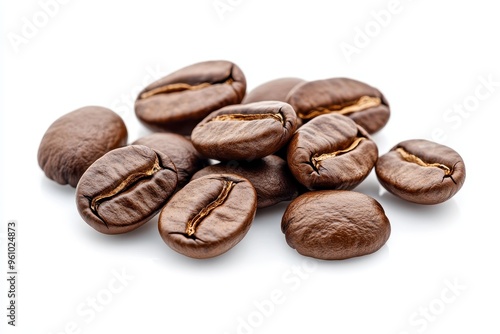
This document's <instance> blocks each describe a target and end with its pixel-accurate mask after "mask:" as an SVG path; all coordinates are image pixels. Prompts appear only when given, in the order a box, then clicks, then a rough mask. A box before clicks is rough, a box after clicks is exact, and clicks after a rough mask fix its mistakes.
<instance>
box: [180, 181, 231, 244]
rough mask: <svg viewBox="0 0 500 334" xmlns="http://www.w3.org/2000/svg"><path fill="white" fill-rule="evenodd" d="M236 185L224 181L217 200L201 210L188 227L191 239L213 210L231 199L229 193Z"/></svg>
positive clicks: (187, 231)
mask: <svg viewBox="0 0 500 334" xmlns="http://www.w3.org/2000/svg"><path fill="white" fill-rule="evenodd" d="M235 185H236V183H235V182H234V181H227V180H226V181H224V185H223V187H222V190H221V192H220V194H219V196H217V198H216V199H215V200H214V201H213V202H211V203H210V204H208V205H207V206H206V207H204V208H203V209H201V210H200V212H198V213H197V214H196V216H194V217H193V218H192V219H191V220H190V221H189V222H188V223H187V225H186V234H187V235H188V236H189V237H190V236H192V235H193V234H194V233H195V232H196V228H197V227H198V225H200V223H201V221H202V220H203V219H204V218H205V217H206V216H208V215H209V214H210V213H211V212H212V211H213V210H215V209H216V208H217V207H219V206H221V205H222V204H223V203H224V202H225V201H226V200H227V198H228V197H229V193H230V192H231V190H232V189H233V187H234V186H235Z"/></svg>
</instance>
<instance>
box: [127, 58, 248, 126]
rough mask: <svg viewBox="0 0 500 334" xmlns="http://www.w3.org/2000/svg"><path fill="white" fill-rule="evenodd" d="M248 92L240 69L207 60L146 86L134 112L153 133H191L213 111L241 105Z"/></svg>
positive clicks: (232, 65)
mask: <svg viewBox="0 0 500 334" xmlns="http://www.w3.org/2000/svg"><path fill="white" fill-rule="evenodd" d="M245 91H246V80H245V76H244V75H243V72H242V71H241V69H240V68H239V67H238V66H236V65H235V64H233V63H231V62H228V61H206V62H202V63H197V64H194V65H191V66H187V67H184V68H182V69H180V70H178V71H176V72H174V73H172V74H170V75H167V76H166V77H164V78H162V79H160V80H158V81H155V82H153V83H152V84H150V85H149V86H147V87H146V88H145V89H144V90H143V91H142V92H141V93H139V96H138V97H137V100H136V103H135V112H136V115H137V117H138V118H139V120H140V121H141V122H142V123H143V124H144V125H146V126H147V127H149V128H150V129H152V130H155V131H171V132H177V133H181V134H189V133H190V132H191V130H192V129H193V128H194V126H195V125H196V124H197V123H198V122H199V121H201V120H202V119H203V118H205V117H206V116H207V115H208V114H210V113H211V112H212V111H214V110H218V109H220V108H222V107H224V106H227V105H231V104H237V103H240V102H241V100H242V99H243V97H244V95H245Z"/></svg>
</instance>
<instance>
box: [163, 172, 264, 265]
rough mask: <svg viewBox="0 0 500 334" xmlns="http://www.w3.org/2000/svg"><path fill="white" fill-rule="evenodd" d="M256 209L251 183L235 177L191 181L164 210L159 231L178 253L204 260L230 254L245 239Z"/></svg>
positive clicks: (219, 176) (255, 197)
mask: <svg viewBox="0 0 500 334" xmlns="http://www.w3.org/2000/svg"><path fill="white" fill-rule="evenodd" d="M256 209H257V195H256V193H255V189H254V188H253V186H252V184H251V183H250V182H249V181H248V180H246V179H245V178H242V177H241V176H238V175H234V174H217V175H207V176H204V177H201V178H199V179H196V180H193V181H191V182H189V183H188V184H187V185H186V186H185V187H184V188H182V189H181V190H180V191H179V192H177V193H176V194H175V195H174V196H173V197H172V199H171V200H170V201H169V202H168V204H167V205H166V206H165V207H164V208H163V209H162V211H161V213H160V218H159V221H158V229H159V232H160V235H161V237H162V238H163V241H165V243H166V244H167V245H168V246H169V247H170V248H172V249H173V250H175V251H176V252H178V253H181V254H184V255H186V256H189V257H193V258H198V259H205V258H210V257H214V256H218V255H220V254H223V253H225V252H227V251H228V250H229V249H231V248H232V247H234V246H235V245H236V244H237V243H238V242H240V241H241V239H243V237H244V236H245V235H246V233H247V232H248V230H249V229H250V226H251V224H252V221H253V218H254V216H255V211H256Z"/></svg>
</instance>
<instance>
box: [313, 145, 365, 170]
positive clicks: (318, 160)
mask: <svg viewBox="0 0 500 334" xmlns="http://www.w3.org/2000/svg"><path fill="white" fill-rule="evenodd" d="M365 139H366V138H365V137H356V139H355V140H354V142H352V144H351V145H350V146H349V147H348V148H346V149H343V150H339V151H335V152H332V153H324V154H321V155H318V154H315V155H314V156H313V157H312V158H311V162H312V164H313V166H314V167H315V168H316V170H318V169H319V166H320V163H321V161H323V160H326V159H330V158H333V157H336V156H339V155H342V154H345V153H348V152H350V151H352V150H354V149H355V148H356V147H358V145H359V143H361V141H363V140H365Z"/></svg>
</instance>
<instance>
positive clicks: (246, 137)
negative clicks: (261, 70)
mask: <svg viewBox="0 0 500 334" xmlns="http://www.w3.org/2000/svg"><path fill="white" fill-rule="evenodd" d="M296 127H297V116H296V115H295V111H294V110H293V109H292V107H290V105H289V104H287V103H284V102H277V101H267V102H256V103H250V104H239V105H234V106H228V107H225V108H222V109H220V110H218V111H215V112H213V113H211V114H210V115H209V116H208V117H206V118H205V119H204V120H203V121H201V122H200V123H199V124H198V125H197V126H196V128H195V129H194V130H193V133H192V135H191V140H192V141H193V145H194V146H195V147H196V149H197V150H198V151H199V152H200V153H201V154H203V155H204V156H206V157H208V158H212V159H216V160H224V161H228V160H247V161H249V160H253V159H259V158H263V157H265V156H268V155H270V154H273V153H274V152H276V151H278V150H279V149H280V148H281V147H282V146H284V145H285V144H286V143H287V142H288V141H289V139H290V137H291V136H292V134H293V133H294V131H295V129H296Z"/></svg>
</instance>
